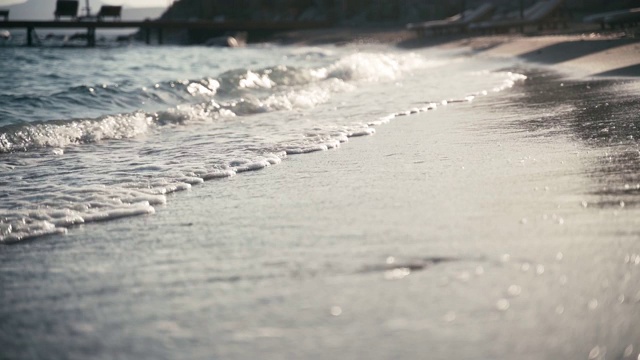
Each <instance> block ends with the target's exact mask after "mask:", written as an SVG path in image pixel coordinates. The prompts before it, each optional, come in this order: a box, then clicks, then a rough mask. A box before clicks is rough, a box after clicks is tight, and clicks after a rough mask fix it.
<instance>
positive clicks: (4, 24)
mask: <svg viewBox="0 0 640 360" xmlns="http://www.w3.org/2000/svg"><path fill="white" fill-rule="evenodd" d="M328 26H329V24H328V23H326V22H299V21H296V22H267V21H223V22H217V21H203V20H197V21H180V20H145V21H95V20H88V21H87V20H82V19H80V20H70V21H54V20H42V21H32V20H12V21H0V28H3V29H10V28H23V29H26V30H27V44H26V45H27V46H33V45H34V41H33V38H34V30H35V29H36V28H42V29H86V30H87V46H89V47H93V46H95V44H96V29H126V28H139V29H142V30H143V31H144V34H145V42H146V43H147V44H150V43H151V33H152V31H155V33H156V34H157V42H158V44H162V43H163V31H164V30H171V29H173V30H176V29H185V30H210V31H219V32H227V31H229V32H232V31H247V32H277V31H290V30H304V29H317V28H322V27H328Z"/></svg>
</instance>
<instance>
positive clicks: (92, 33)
mask: <svg viewBox="0 0 640 360" xmlns="http://www.w3.org/2000/svg"><path fill="white" fill-rule="evenodd" d="M95 46H96V28H95V27H93V26H89V27H87V47H95Z"/></svg>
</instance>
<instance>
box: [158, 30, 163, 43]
mask: <svg viewBox="0 0 640 360" xmlns="http://www.w3.org/2000/svg"><path fill="white" fill-rule="evenodd" d="M157 31H158V44H159V45H162V43H163V42H164V41H163V39H162V28H158V30H157Z"/></svg>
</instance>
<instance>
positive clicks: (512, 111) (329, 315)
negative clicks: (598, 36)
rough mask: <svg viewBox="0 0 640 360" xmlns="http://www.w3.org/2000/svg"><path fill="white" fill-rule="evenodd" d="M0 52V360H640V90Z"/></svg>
mask: <svg viewBox="0 0 640 360" xmlns="http://www.w3.org/2000/svg"><path fill="white" fill-rule="evenodd" d="M0 51H1V52H2V53H1V55H2V59H3V61H4V59H11V61H6V67H3V70H2V71H1V72H0V74H1V75H0V76H2V81H0V86H1V87H2V91H1V92H0V94H1V95H0V98H1V99H2V101H3V103H2V106H0V114H2V117H1V119H2V122H3V124H2V128H1V129H2V130H1V131H0V134H1V135H0V147H1V149H2V150H0V152H1V153H0V164H1V165H0V212H1V215H0V229H1V233H0V239H1V241H2V243H3V244H2V246H0V359H4V358H7V359H82V360H85V359H154V360H155V359H203V360H204V359H283V358H298V359H338V358H340V359H363V358H367V359H381V360H382V359H394V358H403V359H407V358H412V359H423V358H425V359H612V358H613V359H633V360H635V359H637V358H638V356H639V355H640V354H639V352H640V342H639V339H640V327H639V326H638V324H637V319H638V318H640V243H639V242H638V236H639V232H638V224H639V223H638V218H640V217H639V216H640V207H639V206H638V205H639V204H640V192H639V190H638V189H639V188H640V176H639V174H640V172H639V169H640V157H639V156H638V154H640V152H639V149H640V147H639V144H638V141H637V139H638V138H640V131H639V129H640V121H639V120H640V119H639V118H638V114H639V113H640V101H639V100H638V99H640V82H638V81H637V79H604V78H596V79H571V78H568V77H567V76H564V75H563V74H560V73H557V72H554V71H553V70H552V69H549V68H541V67H538V66H536V65H533V64H527V63H521V62H519V61H517V60H514V59H511V60H508V59H501V60H498V59H488V58H483V57H482V54H473V53H469V52H466V51H464V50H455V51H443V50H436V49H428V48H426V49H415V50H411V51H408V50H401V49H397V48H395V47H392V46H385V45H366V44H354V45H347V46H322V47H278V46H272V45H262V46H257V47H248V48H244V49H216V48H202V47H145V46H139V47H135V46H134V47H123V48H118V47H112V48H97V49H84V48H81V49H79V48H34V49H26V48H12V47H7V48H1V49H0ZM4 69H7V70H4Z"/></svg>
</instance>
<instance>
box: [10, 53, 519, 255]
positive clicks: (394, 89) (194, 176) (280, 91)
mask: <svg viewBox="0 0 640 360" xmlns="http://www.w3.org/2000/svg"><path fill="white" fill-rule="evenodd" d="M2 52H3V68H2V71H1V72H0V166H1V168H2V173H1V174H0V190H1V191H0V196H1V197H2V203H1V205H0V242H5V243H6V242H16V241H21V240H24V239H29V238H34V237H39V236H44V235H48V234H58V233H64V232H66V231H68V230H70V229H72V228H73V227H74V226H75V225H78V224H84V223H89V222H97V221H105V220H109V219H114V218H121V217H126V216H134V215H146V214H152V213H154V211H155V208H154V207H155V206H157V205H160V204H165V203H167V197H166V195H167V194H169V193H172V192H176V191H183V190H187V189H191V188H192V187H197V185H198V184H200V183H202V182H204V181H208V180H214V179H219V178H224V177H228V176H234V175H236V174H239V173H242V172H245V171H253V170H260V169H263V168H265V167H268V166H272V165H276V164H279V163H280V162H281V161H283V159H286V157H287V156H291V155H298V154H304V153H309V152H314V151H322V150H327V149H333V148H336V147H339V146H340V144H342V143H344V142H346V141H348V140H349V139H350V138H352V137H358V136H365V135H370V134H373V133H374V132H375V128H376V126H379V125H380V124H384V123H386V122H388V121H390V120H392V119H393V118H395V117H398V116H403V115H408V114H410V113H417V112H422V111H430V110H433V109H437V108H438V107H439V106H444V105H445V104H447V103H452V104H453V103H458V102H465V101H473V99H474V98H475V97H477V96H485V95H488V94H494V93H497V92H499V91H501V90H504V89H506V88H509V87H511V86H512V85H513V84H514V83H516V82H518V81H522V80H523V79H524V78H525V77H524V76H523V75H520V74H517V73H512V72H509V71H496V68H495V66H496V65H495V64H493V65H492V66H493V68H492V67H491V66H489V65H488V64H481V63H474V64H473V65H470V64H469V61H465V59H464V56H462V55H458V56H454V55H452V54H439V53H437V52H433V51H432V52H430V53H416V52H408V51H400V50H394V51H389V49H388V48H384V47H375V46H367V47H365V48H362V49H361V48H358V47H356V46H348V47H331V46H329V47H323V48H311V47H309V48H304V47H302V48H282V47H277V46H269V45H263V46H256V47H247V48H240V49H220V48H206V47H187V48H175V47H144V46H133V47H115V48H100V49H84V48H51V47H49V48H36V49H26V48H21V47H12V48H3V49H2ZM411 78H420V79H424V82H411V81H407V80H409V79H411Z"/></svg>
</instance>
